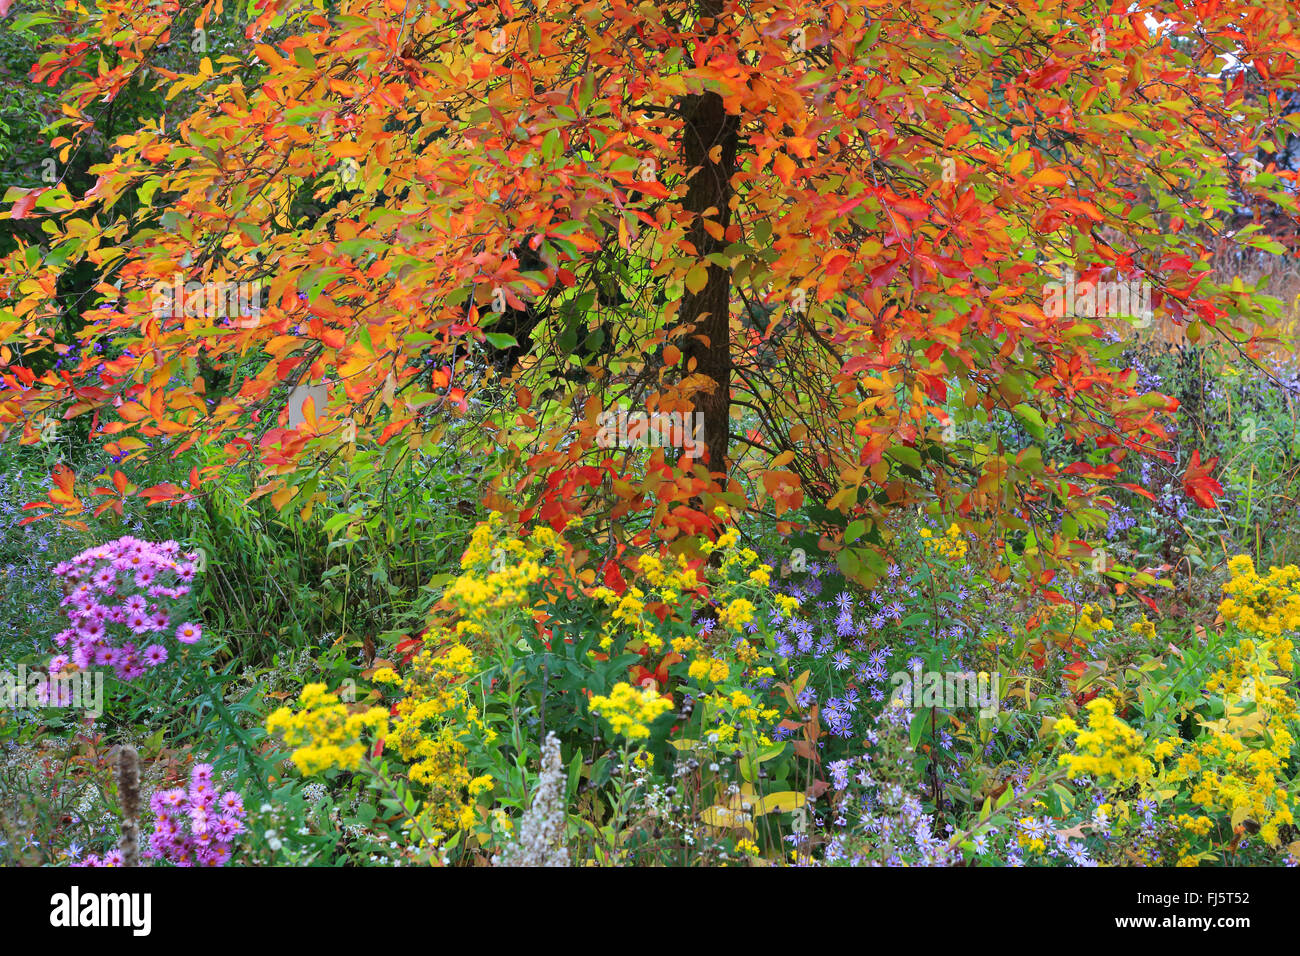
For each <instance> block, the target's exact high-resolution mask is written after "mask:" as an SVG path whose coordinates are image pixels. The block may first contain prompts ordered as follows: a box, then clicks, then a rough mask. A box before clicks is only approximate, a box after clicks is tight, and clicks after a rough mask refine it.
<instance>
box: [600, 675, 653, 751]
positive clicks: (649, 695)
mask: <svg viewBox="0 0 1300 956" xmlns="http://www.w3.org/2000/svg"><path fill="white" fill-rule="evenodd" d="M587 706H588V708H589V709H590V711H591V712H592V713H593V714H599V715H600V716H601V717H604V718H605V719H606V720H607V721H609V724H610V726H611V727H613V728H614V733H616V734H619V735H621V736H624V737H626V738H627V739H628V740H645V739H646V738H647V737H649V736H650V724H653V723H654V722H655V721H656V720H658V719H659V718H660V717H662V716H663V715H664V714H666V713H668V712H669V711H670V710H672V709H673V704H672V701H671V700H670V699H669V698H667V697H661V696H660V695H659V694H658V693H657V692H656V691H654V690H652V689H651V688H649V687H647V688H644V689H643V690H640V691H638V690H637V689H636V688H635V687H633V686H632V685H631V684H628V683H619V684H616V685H614V689H613V690H612V691H610V693H609V695H608V696H602V695H600V694H593V695H592V696H591V698H590V700H588V701H587Z"/></svg>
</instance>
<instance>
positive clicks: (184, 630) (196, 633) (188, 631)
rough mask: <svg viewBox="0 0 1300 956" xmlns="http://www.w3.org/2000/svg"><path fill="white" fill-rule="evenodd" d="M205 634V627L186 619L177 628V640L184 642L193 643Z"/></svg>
mask: <svg viewBox="0 0 1300 956" xmlns="http://www.w3.org/2000/svg"><path fill="white" fill-rule="evenodd" d="M202 636H203V628H201V627H199V626H198V625H197V624H192V623H190V622H189V621H186V622H185V623H184V624H182V625H181V626H180V627H178V628H176V640H178V641H180V642H181V643H182V644H193V643H195V642H196V641H197V640H198V639H199V638H201V637H202Z"/></svg>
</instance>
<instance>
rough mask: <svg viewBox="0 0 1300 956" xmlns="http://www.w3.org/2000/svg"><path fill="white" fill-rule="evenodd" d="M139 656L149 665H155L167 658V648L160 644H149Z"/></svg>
mask: <svg viewBox="0 0 1300 956" xmlns="http://www.w3.org/2000/svg"><path fill="white" fill-rule="evenodd" d="M141 657H142V658H143V660H144V662H145V663H146V664H147V665H149V666H150V667H157V666H158V665H159V664H161V663H163V662H164V661H165V660H167V648H165V647H163V646H162V645H161V644H150V645H149V646H148V647H146V648H145V649H144V653H143V654H142V655H141Z"/></svg>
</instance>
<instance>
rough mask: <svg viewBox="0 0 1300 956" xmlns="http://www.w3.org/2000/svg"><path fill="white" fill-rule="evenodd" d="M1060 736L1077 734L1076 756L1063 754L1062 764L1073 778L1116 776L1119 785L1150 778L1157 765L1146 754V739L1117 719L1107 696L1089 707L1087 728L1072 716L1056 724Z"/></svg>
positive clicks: (1074, 754) (1113, 706) (1099, 698)
mask: <svg viewBox="0 0 1300 956" xmlns="http://www.w3.org/2000/svg"><path fill="white" fill-rule="evenodd" d="M1056 730H1057V732H1058V733H1061V734H1074V735H1075V738H1074V747H1075V752H1074V753H1067V754H1062V755H1061V764H1062V765H1063V766H1065V767H1066V768H1068V769H1069V771H1070V773H1071V774H1072V775H1074V776H1083V775H1085V774H1091V775H1095V776H1098V777H1105V776H1109V777H1113V778H1114V779H1115V781H1116V782H1120V783H1124V782H1129V783H1131V782H1133V781H1142V780H1147V779H1149V778H1150V776H1151V774H1152V773H1153V772H1154V771H1155V765H1154V764H1153V763H1152V762H1151V761H1150V760H1149V759H1148V758H1147V757H1146V756H1144V755H1143V749H1144V745H1145V740H1144V738H1143V736H1142V735H1141V734H1140V733H1138V732H1137V731H1136V730H1134V729H1133V728H1132V727H1130V726H1129V725H1128V724H1126V723H1124V721H1122V720H1120V719H1119V718H1118V717H1116V716H1115V705H1114V704H1113V703H1112V702H1111V701H1110V700H1108V699H1107V698H1105V697H1098V698H1097V699H1096V700H1094V701H1091V702H1090V703H1089V704H1088V728H1087V729H1086V730H1083V729H1081V728H1080V727H1079V725H1078V724H1076V723H1075V722H1074V720H1073V719H1072V718H1070V717H1062V718H1061V719H1060V720H1058V721H1057V722H1056Z"/></svg>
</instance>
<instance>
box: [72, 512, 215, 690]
mask: <svg viewBox="0 0 1300 956" xmlns="http://www.w3.org/2000/svg"><path fill="white" fill-rule="evenodd" d="M197 563H198V555H197V554H183V553H182V552H181V546H180V545H179V544H177V543H176V542H175V541H163V542H161V543H153V542H149V541H142V540H140V539H138V538H133V537H129V536H128V537H123V538H119V539H117V540H116V541H111V542H109V543H108V544H103V545H99V546H98V547H94V548H89V549H87V550H86V551H83V552H82V553H81V554H78V555H77V556H76V557H74V558H72V559H71V560H70V561H64V562H61V563H59V564H57V565H56V566H55V567H54V574H55V575H56V576H57V577H59V578H61V579H62V581H63V586H64V591H65V596H64V598H63V600H62V602H61V606H63V607H65V608H67V616H68V619H69V621H70V622H71V626H70V627H68V628H66V629H65V630H62V631H60V632H59V633H58V634H56V635H54V643H55V645H56V646H57V647H60V648H64V649H65V652H64V653H61V654H58V655H56V656H55V657H54V658H53V659H51V661H50V663H49V671H50V673H51V674H56V673H60V672H62V671H66V670H69V669H71V668H72V667H75V668H77V669H80V670H85V669H87V668H90V667H92V666H99V667H112V668H113V670H114V673H115V674H116V675H117V677H118V678H119V679H122V680H134V679H135V678H138V677H140V676H141V675H143V674H144V673H145V672H146V671H147V670H148V669H150V668H153V667H157V666H158V665H160V664H162V663H163V662H165V661H166V660H167V658H168V648H167V645H166V644H164V643H162V641H163V640H164V639H165V638H166V637H167V636H169V635H170V636H171V637H173V638H174V639H175V640H176V641H177V642H179V643H180V644H194V643H196V642H197V641H198V640H199V639H200V638H201V637H202V636H203V631H202V628H201V627H200V626H199V625H198V624H195V623H192V622H190V621H179V622H178V621H177V620H176V615H175V611H174V609H173V608H171V607H170V606H169V605H170V602H173V601H176V600H179V599H180V598H183V597H185V596H186V595H188V594H189V593H190V588H191V583H192V582H193V580H194V577H195V575H196V573H197V571H198V568H197Z"/></svg>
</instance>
